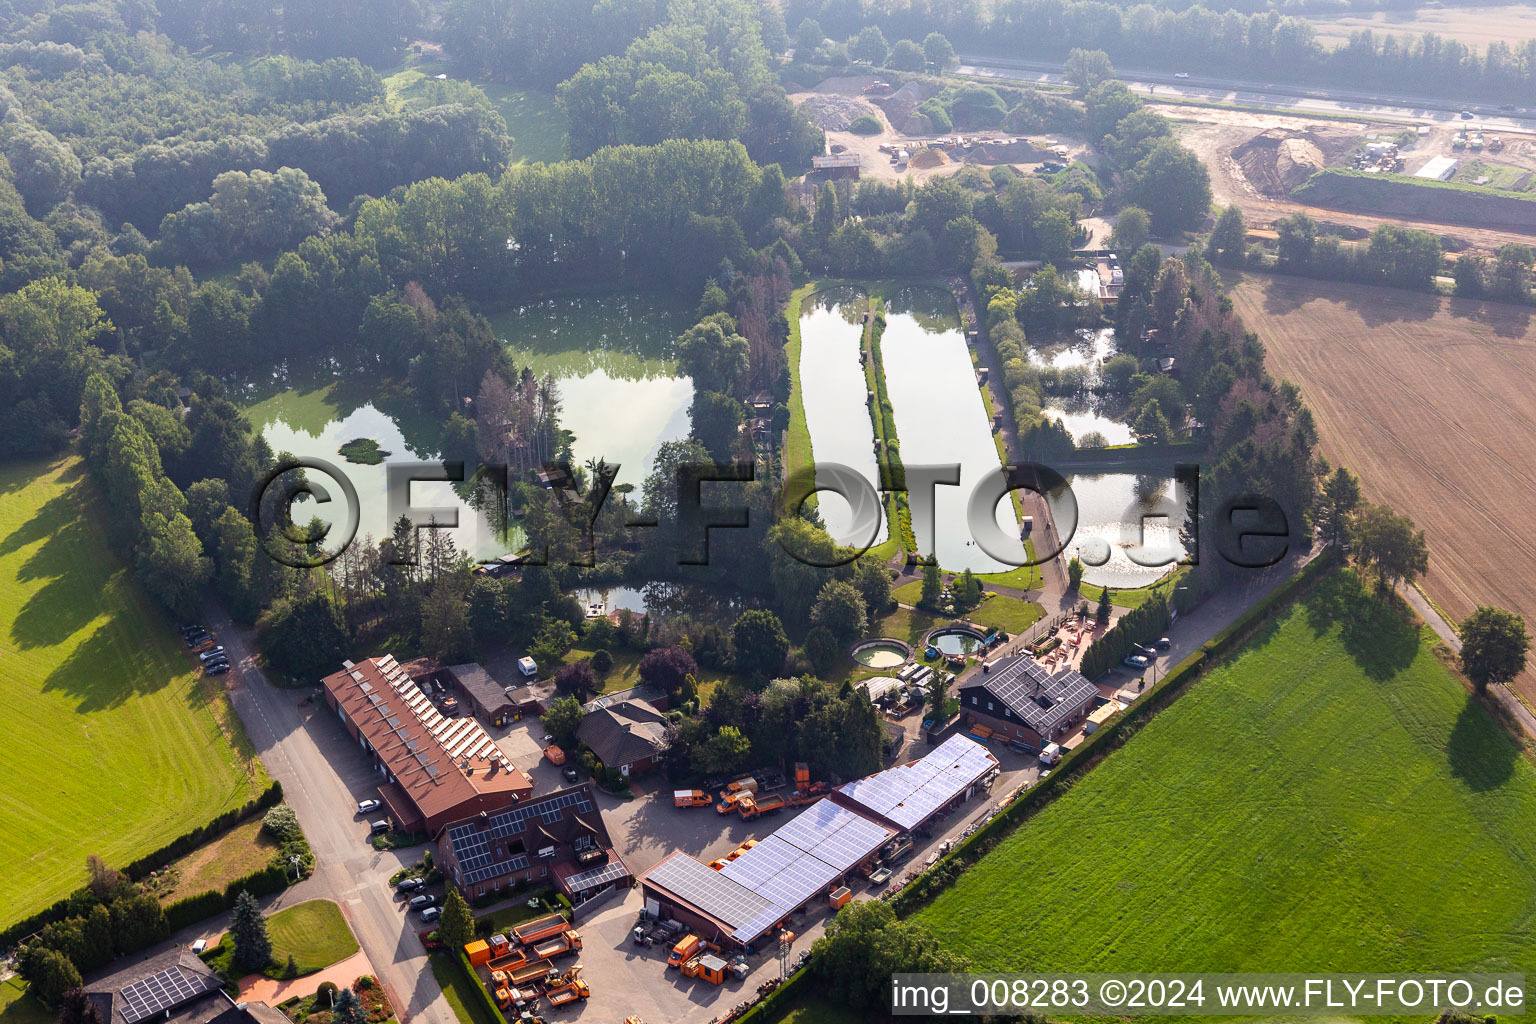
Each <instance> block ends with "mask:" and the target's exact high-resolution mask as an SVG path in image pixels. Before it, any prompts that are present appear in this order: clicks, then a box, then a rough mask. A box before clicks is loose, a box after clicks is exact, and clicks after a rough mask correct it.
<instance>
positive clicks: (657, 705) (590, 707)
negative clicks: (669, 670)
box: [581, 683, 667, 713]
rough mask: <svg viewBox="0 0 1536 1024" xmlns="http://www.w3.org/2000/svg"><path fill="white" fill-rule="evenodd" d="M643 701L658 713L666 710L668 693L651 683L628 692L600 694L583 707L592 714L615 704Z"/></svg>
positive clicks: (634, 687)
mask: <svg viewBox="0 0 1536 1024" xmlns="http://www.w3.org/2000/svg"><path fill="white" fill-rule="evenodd" d="M630 700H643V701H645V702H646V703H647V704H649V705H650V706H651V707H652V708H654V709H655V710H657V711H662V710H665V708H666V705H667V691H666V690H663V689H662V688H661V687H659V686H652V685H651V684H650V683H640V684H638V685H635V686H631V687H630V688H629V689H627V690H615V691H613V692H612V693H604V694H599V695H598V696H596V697H593V698H592V699H591V700H589V701H587V702H586V703H585V704H583V705H582V706H581V709H582V710H583V711H586V712H588V713H591V712H593V711H596V710H597V709H599V708H611V707H613V706H614V705H615V704H623V703H624V702H625V701H630Z"/></svg>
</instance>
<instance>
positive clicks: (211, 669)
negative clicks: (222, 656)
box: [203, 661, 229, 676]
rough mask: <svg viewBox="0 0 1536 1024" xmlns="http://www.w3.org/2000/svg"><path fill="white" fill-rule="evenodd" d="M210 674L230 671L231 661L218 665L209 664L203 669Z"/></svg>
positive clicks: (219, 674)
mask: <svg viewBox="0 0 1536 1024" xmlns="http://www.w3.org/2000/svg"><path fill="white" fill-rule="evenodd" d="M203 671H204V672H206V673H207V674H208V675H210V676H221V675H223V674H224V673H225V672H228V671H229V662H227V661H224V662H220V663H219V664H217V665H208V666H206V667H205V668H204V669H203Z"/></svg>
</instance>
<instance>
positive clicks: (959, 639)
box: [928, 626, 982, 658]
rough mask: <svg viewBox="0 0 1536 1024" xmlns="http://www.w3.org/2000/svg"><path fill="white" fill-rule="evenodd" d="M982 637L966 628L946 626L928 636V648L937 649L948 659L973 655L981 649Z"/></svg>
mask: <svg viewBox="0 0 1536 1024" xmlns="http://www.w3.org/2000/svg"><path fill="white" fill-rule="evenodd" d="M981 641H982V635H981V634H980V633H978V632H977V631H976V630H974V629H968V628H967V627H965V626H945V627H943V628H940V629H936V630H934V631H933V632H932V633H929V634H928V646H929V647H936V648H938V651H939V653H940V654H942V655H944V656H945V657H946V658H957V657H960V656H961V655H965V654H973V653H975V652H976V651H977V650H978V649H979V648H980V647H981Z"/></svg>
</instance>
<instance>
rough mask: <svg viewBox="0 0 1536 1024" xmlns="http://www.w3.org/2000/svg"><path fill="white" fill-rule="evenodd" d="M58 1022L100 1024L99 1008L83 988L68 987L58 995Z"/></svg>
mask: <svg viewBox="0 0 1536 1024" xmlns="http://www.w3.org/2000/svg"><path fill="white" fill-rule="evenodd" d="M59 1024H102V1019H101V1009H100V1008H99V1007H98V1006H97V1005H96V1003H95V1002H94V1001H92V1000H91V999H90V998H89V997H88V996H87V995H86V994H85V989H83V988H72V989H69V990H68V991H66V992H65V993H64V994H63V995H62V996H60V997H59Z"/></svg>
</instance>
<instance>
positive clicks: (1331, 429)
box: [1232, 275, 1536, 703]
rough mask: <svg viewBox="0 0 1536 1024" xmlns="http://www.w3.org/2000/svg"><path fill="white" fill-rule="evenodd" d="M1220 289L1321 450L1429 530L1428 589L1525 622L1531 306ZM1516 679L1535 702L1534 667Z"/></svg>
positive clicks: (1298, 283)
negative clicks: (1291, 393)
mask: <svg viewBox="0 0 1536 1024" xmlns="http://www.w3.org/2000/svg"><path fill="white" fill-rule="evenodd" d="M1232 299H1233V302H1234V303H1235V304H1236V306H1237V309H1238V311H1239V312H1240V313H1242V315H1243V318H1244V320H1245V321H1246V322H1247V325H1248V328H1249V329H1250V330H1254V331H1257V332H1258V334H1259V337H1260V338H1261V339H1263V341H1264V344H1265V347H1266V348H1267V349H1268V351H1269V366H1270V369H1271V372H1272V373H1274V374H1275V376H1276V377H1280V378H1285V379H1289V380H1293V381H1295V382H1297V383H1298V384H1300V385H1301V388H1302V396H1303V399H1304V401H1305V402H1306V404H1307V406H1308V407H1309V408H1310V409H1311V410H1312V412H1313V414H1314V415H1315V416H1316V418H1317V425H1318V431H1319V433H1320V435H1321V438H1322V446H1321V447H1322V452H1323V454H1324V455H1325V456H1327V458H1328V460H1329V461H1330V462H1331V463H1333V464H1334V465H1340V464H1343V465H1346V466H1348V467H1349V468H1350V469H1351V470H1352V471H1353V472H1355V473H1357V474H1359V476H1360V478H1361V481H1362V484H1363V486H1364V490H1365V493H1366V496H1367V498H1368V499H1369V500H1371V501H1377V502H1385V503H1387V504H1389V505H1391V506H1393V507H1394V508H1396V509H1397V510H1398V511H1400V512H1404V513H1406V514H1408V515H1410V516H1412V517H1413V519H1414V521H1415V522H1416V523H1417V524H1418V526H1419V528H1420V529H1422V530H1424V531H1425V532H1426V534H1427V536H1428V540H1429V554H1430V570H1429V575H1428V576H1427V577H1426V578H1425V580H1424V586H1425V588H1426V589H1427V590H1428V592H1429V595H1430V597H1431V598H1433V599H1434V600H1435V602H1436V603H1437V604H1439V606H1440V607H1441V608H1442V609H1444V610H1445V612H1446V613H1447V614H1448V615H1450V616H1451V617H1452V618H1454V619H1458V620H1459V619H1461V618H1463V617H1465V616H1466V615H1467V614H1468V613H1469V612H1471V611H1472V609H1473V608H1475V607H1476V606H1477V605H1479V604H1492V605H1497V606H1500V607H1503V608H1508V609H1511V610H1513V611H1517V612H1520V613H1521V614H1522V615H1524V616H1525V617H1526V619H1527V621H1529V622H1532V623H1536V532H1533V526H1536V466H1533V465H1532V463H1531V460H1530V453H1531V452H1532V451H1533V450H1536V323H1533V316H1536V310H1532V309H1529V308H1525V307H1520V306H1512V305H1506V304H1502V303H1481V302H1471V301H1466V300H1459V299H1443V298H1437V297H1435V296H1432V295H1421V294H1417V293H1414V292H1406V291H1399V290H1396V289H1387V288H1367V287H1362V286H1358V285H1336V284H1330V283H1326V282H1320V281H1309V280H1302V279H1297V278H1286V277H1265V276H1262V275H1250V276H1248V277H1247V278H1246V279H1245V280H1244V281H1243V282H1242V283H1241V284H1240V285H1239V286H1238V287H1236V288H1235V289H1234V290H1233V291H1232ZM1516 688H1517V689H1518V691H1519V692H1520V694H1521V696H1522V697H1524V698H1525V700H1526V701H1527V703H1536V672H1533V671H1529V670H1528V671H1527V672H1526V673H1525V674H1524V675H1523V676H1522V677H1521V678H1520V679H1519V680H1517V681H1516Z"/></svg>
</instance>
